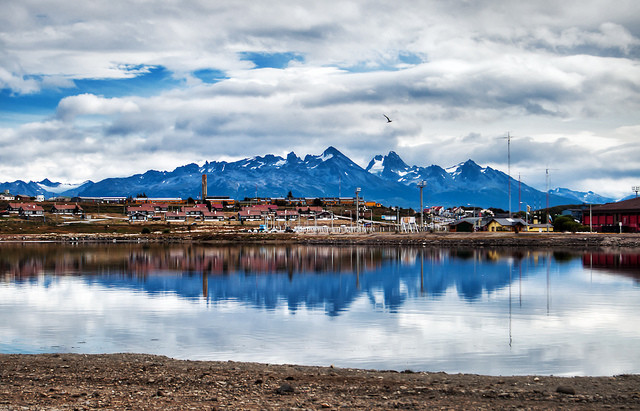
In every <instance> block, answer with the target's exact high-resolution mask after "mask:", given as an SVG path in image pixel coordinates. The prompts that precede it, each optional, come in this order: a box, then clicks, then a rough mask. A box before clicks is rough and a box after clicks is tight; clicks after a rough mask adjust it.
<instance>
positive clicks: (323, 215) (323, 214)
mask: <svg viewBox="0 0 640 411" xmlns="http://www.w3.org/2000/svg"><path fill="white" fill-rule="evenodd" d="M316 219H318V220H331V219H333V213H330V212H329V211H324V210H322V211H320V212H318V213H317V214H316Z"/></svg>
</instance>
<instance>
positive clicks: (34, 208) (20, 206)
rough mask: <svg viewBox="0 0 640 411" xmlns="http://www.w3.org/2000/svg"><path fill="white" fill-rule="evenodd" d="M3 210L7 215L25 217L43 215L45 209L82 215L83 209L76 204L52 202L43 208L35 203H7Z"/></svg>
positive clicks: (70, 214)
mask: <svg viewBox="0 0 640 411" xmlns="http://www.w3.org/2000/svg"><path fill="white" fill-rule="evenodd" d="M4 211H5V212H6V213H7V214H9V215H11V214H14V215H18V216H20V217H25V218H31V217H44V215H45V211H46V212H48V213H51V214H56V215H69V216H76V217H80V218H82V217H84V210H83V209H82V207H81V206H79V205H77V204H53V205H52V206H51V207H49V208H47V209H46V210H45V208H44V207H42V206H41V205H39V204H36V203H9V204H8V205H7V207H6V208H5V210H4Z"/></svg>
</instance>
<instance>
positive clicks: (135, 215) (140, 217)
mask: <svg viewBox="0 0 640 411" xmlns="http://www.w3.org/2000/svg"><path fill="white" fill-rule="evenodd" d="M128 215H129V221H147V220H148V219H149V217H150V215H149V214H147V213H143V212H139V211H134V212H132V213H128Z"/></svg>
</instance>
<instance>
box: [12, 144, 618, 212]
mask: <svg viewBox="0 0 640 411" xmlns="http://www.w3.org/2000/svg"><path fill="white" fill-rule="evenodd" d="M202 174H207V181H208V184H207V192H208V195H209V196H229V197H231V198H235V199H240V200H241V199H244V198H246V197H249V198H254V197H256V196H258V197H285V196H287V194H288V193H289V191H291V192H292V194H293V195H294V196H295V197H353V196H355V190H356V188H357V187H360V188H361V192H360V196H361V197H362V198H364V199H365V200H372V201H377V202H380V203H382V204H384V205H388V206H393V205H398V206H402V207H413V208H419V205H420V198H419V189H418V187H417V183H418V182H420V181H425V182H426V187H425V189H424V191H423V199H424V200H423V202H424V205H425V206H428V205H442V206H446V207H451V206H460V205H463V206H478V207H498V208H502V209H504V210H507V209H508V208H509V201H508V198H509V195H508V187H509V185H508V181H509V180H510V181H511V209H512V210H514V211H515V210H518V209H519V207H518V199H519V198H521V201H522V203H523V204H528V205H530V206H531V208H534V209H537V208H542V207H545V205H546V194H545V193H544V192H542V191H539V190H536V189H534V188H532V187H530V186H528V185H526V184H520V188H518V187H519V184H518V181H517V180H514V179H513V178H510V177H509V176H507V174H505V173H503V172H501V171H499V170H495V169H493V168H491V167H481V166H480V165H478V164H476V163H475V162H474V161H472V160H467V161H465V162H464V163H460V164H458V165H455V166H453V167H450V168H447V169H444V168H442V167H440V166H437V165H431V166H428V167H420V166H415V165H413V166H409V165H408V164H406V163H405V162H404V161H403V160H402V159H401V158H400V156H398V154H396V153H395V152H393V151H391V152H389V154H387V155H384V156H383V155H377V156H375V157H374V158H373V159H372V160H371V161H370V162H369V164H368V165H367V167H366V168H362V167H360V166H359V165H357V164H356V163H354V162H353V161H351V159H349V158H348V157H347V156H345V155H344V154H342V153H341V152H340V151H338V150H337V149H336V148H334V147H329V148H327V149H326V150H325V151H324V152H323V153H322V154H320V155H307V156H305V157H304V159H303V158H301V157H298V156H297V155H296V154H295V153H293V152H291V153H289V154H288V155H287V156H286V157H284V158H283V157H280V156H274V155H271V154H268V155H265V156H256V157H251V158H245V159H242V160H239V161H234V162H226V161H213V162H205V164H204V165H202V166H199V165H197V164H195V163H193V164H187V165H184V166H181V167H178V168H176V169H175V170H173V171H155V170H149V171H147V172H145V173H143V174H135V175H132V176H129V177H120V178H107V179H104V180H101V181H98V182H92V181H85V182H84V183H82V184H62V183H58V182H51V181H50V180H48V179H45V180H42V181H39V182H33V181H30V182H28V183H26V182H24V181H21V180H18V181H14V182H11V183H9V182H7V183H0V190H3V191H4V190H9V192H11V193H12V194H25V195H30V196H35V195H38V194H41V195H44V196H45V197H46V198H50V197H56V196H69V197H74V196H83V197H101V196H136V195H137V194H139V193H145V194H146V195H148V196H149V197H181V198H188V197H192V198H198V197H199V196H200V193H201V181H202V180H201V176H202ZM611 201H614V200H613V199H611V198H607V197H603V196H600V195H598V194H595V193H593V192H591V191H590V192H586V193H585V192H577V191H572V190H569V189H566V188H557V189H554V190H550V191H549V205H550V206H554V205H563V204H576V203H594V204H595V203H605V202H611Z"/></svg>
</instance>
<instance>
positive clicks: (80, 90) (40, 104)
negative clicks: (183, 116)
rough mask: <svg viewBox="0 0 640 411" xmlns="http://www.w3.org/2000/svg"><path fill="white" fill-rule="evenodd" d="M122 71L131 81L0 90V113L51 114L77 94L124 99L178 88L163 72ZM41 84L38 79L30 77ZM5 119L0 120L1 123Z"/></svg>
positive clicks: (136, 68) (159, 69) (87, 81)
mask: <svg viewBox="0 0 640 411" xmlns="http://www.w3.org/2000/svg"><path fill="white" fill-rule="evenodd" d="M125 71H132V72H138V73H139V74H138V75H136V76H135V77H131V78H126V79H80V80H73V82H74V84H75V87H68V88H44V89H42V90H40V92H39V93H33V94H13V93H12V92H11V90H9V89H2V90H0V113H22V114H25V113H29V114H39V115H47V114H50V113H51V112H53V111H54V110H55V109H56V107H57V106H58V103H59V102H60V100H62V99H63V98H65V97H69V96H76V95H79V94H95V95H98V96H103V97H105V98H113V97H124V96H143V97H148V96H152V95H156V94H158V93H160V92H161V91H163V90H167V89H171V88H174V87H177V86H179V85H180V84H182V81H181V80H177V79H175V78H173V77H172V76H171V72H170V71H168V70H167V69H166V68H164V67H161V66H158V67H147V68H145V67H142V66H131V67H126V68H125ZM31 78H34V79H36V80H42V76H32V77H31ZM6 117H7V116H6V115H2V116H0V121H2V120H1V119H3V118H6Z"/></svg>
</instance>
